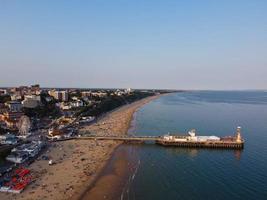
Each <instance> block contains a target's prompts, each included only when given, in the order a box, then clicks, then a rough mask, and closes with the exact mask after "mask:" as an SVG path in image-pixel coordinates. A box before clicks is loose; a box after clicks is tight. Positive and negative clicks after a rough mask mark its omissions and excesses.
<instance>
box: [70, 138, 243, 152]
mask: <svg viewBox="0 0 267 200" xmlns="http://www.w3.org/2000/svg"><path fill="white" fill-rule="evenodd" d="M179 138H186V136H179ZM70 139H78V140H96V141H97V140H113V141H123V142H146V141H150V142H155V143H156V144H159V145H163V146H176V147H188V148H189V147H191V148H226V149H242V148H243V147H244V140H242V142H236V141H234V140H224V139H222V140H219V141H204V142H203V141H166V140H164V139H163V137H162V136H95V135H92V136H81V137H75V138H70Z"/></svg>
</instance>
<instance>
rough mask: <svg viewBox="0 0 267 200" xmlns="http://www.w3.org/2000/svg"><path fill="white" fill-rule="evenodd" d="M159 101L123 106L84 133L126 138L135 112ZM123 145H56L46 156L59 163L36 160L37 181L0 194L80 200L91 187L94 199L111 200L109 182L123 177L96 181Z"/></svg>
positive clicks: (71, 142) (23, 198)
mask: <svg viewBox="0 0 267 200" xmlns="http://www.w3.org/2000/svg"><path fill="white" fill-rule="evenodd" d="M156 98H158V96H152V97H148V98H145V99H142V100H140V101H137V102H134V103H132V104H129V105H125V106H123V107H120V108H119V109H116V110H115V111H113V112H110V113H108V114H106V115H105V117H103V118H102V119H101V120H99V121H98V122H97V123H95V124H92V125H90V126H88V127H85V128H83V130H81V131H85V130H86V131H90V132H91V133H94V134H97V135H124V134H126V133H127V131H128V129H129V126H130V124H131V120H132V116H133V114H134V112H135V111H136V110H137V109H138V108H140V107H141V106H143V105H144V104H146V103H148V102H150V101H151V100H154V99H156ZM119 144H121V143H120V142H114V141H90V140H69V141H62V142H56V143H53V144H51V146H50V147H49V148H48V150H47V151H46V152H44V153H43V154H42V155H47V156H48V157H49V158H50V159H52V160H53V161H54V162H55V164H54V165H51V166H49V165H48V161H45V160H41V159H38V160H36V161H35V162H34V163H32V164H31V165H30V167H29V169H30V170H31V171H32V172H33V176H34V178H35V181H34V182H33V183H31V184H30V185H29V186H28V187H27V188H26V189H25V190H24V191H23V192H22V193H21V194H9V193H0V199H1V200H2V199H3V200H4V199H8V200H11V199H12V200H13V199H21V200H26V199H27V200H31V199H32V200H36V199H38V200H41V199H49V200H50V199H51V200H54V199H55V200H61V199H80V198H81V197H82V196H81V195H82V194H85V193H87V192H88V191H87V190H88V189H89V188H90V189H91V191H92V199H107V198H106V196H105V195H103V191H109V185H110V184H109V182H110V181H111V180H113V181H112V183H114V184H115V183H116V181H114V180H116V179H118V177H119V176H117V177H115V179H114V177H112V176H106V177H105V178H102V179H101V177H100V180H99V181H97V182H96V179H97V178H98V177H99V174H100V173H101V171H102V170H103V168H104V166H105V165H106V164H107V161H108V160H109V159H110V158H111V155H112V152H113V151H114V149H115V148H116V147H117V146H118V145H119ZM122 162H123V161H122ZM123 165H126V163H121V164H119V166H118V167H117V168H121V171H122V170H123ZM96 183H97V184H100V186H101V187H92V184H96ZM110 183H111V182H110ZM97 188H98V189H97ZM99 188H101V190H102V192H101V191H99ZM109 192H110V191H109ZM86 196H88V195H86ZM90 199H91V198H90Z"/></svg>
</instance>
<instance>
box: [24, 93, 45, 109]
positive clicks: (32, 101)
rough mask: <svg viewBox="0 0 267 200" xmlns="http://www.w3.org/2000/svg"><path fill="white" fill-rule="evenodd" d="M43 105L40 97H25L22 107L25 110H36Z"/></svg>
mask: <svg viewBox="0 0 267 200" xmlns="http://www.w3.org/2000/svg"><path fill="white" fill-rule="evenodd" d="M40 104H41V97H40V96H39V95H25V96H24V100H23V101H22V105H23V107H25V108H36V107H37V106H39V105H40Z"/></svg>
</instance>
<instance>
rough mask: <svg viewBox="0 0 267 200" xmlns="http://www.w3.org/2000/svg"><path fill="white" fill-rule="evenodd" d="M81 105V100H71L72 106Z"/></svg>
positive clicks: (77, 106)
mask: <svg viewBox="0 0 267 200" xmlns="http://www.w3.org/2000/svg"><path fill="white" fill-rule="evenodd" d="M83 105H84V104H83V101H81V100H77V101H73V102H71V107H73V108H79V107H82V106H83Z"/></svg>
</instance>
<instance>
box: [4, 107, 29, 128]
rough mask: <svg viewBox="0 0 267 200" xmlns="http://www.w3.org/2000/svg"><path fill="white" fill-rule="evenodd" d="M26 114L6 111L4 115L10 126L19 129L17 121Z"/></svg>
mask: <svg viewBox="0 0 267 200" xmlns="http://www.w3.org/2000/svg"><path fill="white" fill-rule="evenodd" d="M23 115H24V113H23V112H11V111H8V112H5V113H4V114H3V115H2V118H3V121H4V122H5V123H6V125H7V127H8V128H11V129H17V123H18V122H19V120H20V118H21V117H22V116H23Z"/></svg>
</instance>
